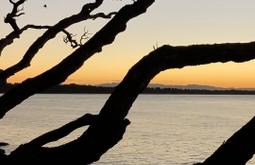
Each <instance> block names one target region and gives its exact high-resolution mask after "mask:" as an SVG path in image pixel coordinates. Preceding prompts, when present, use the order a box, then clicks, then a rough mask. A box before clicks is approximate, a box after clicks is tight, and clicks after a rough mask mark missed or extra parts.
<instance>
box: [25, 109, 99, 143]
mask: <svg viewBox="0 0 255 165" xmlns="http://www.w3.org/2000/svg"><path fill="white" fill-rule="evenodd" d="M96 120H97V115H92V114H85V115H84V116H82V117H80V118H78V119H76V120H74V121H72V122H70V123H68V124H65V125H64V126H62V127H60V128H58V129H55V130H53V131H50V132H48V133H45V134H43V135H41V136H39V137H37V138H36V139H34V140H32V141H31V142H29V143H27V144H26V145H28V146H33V147H36V146H37V147H42V146H43V145H46V144H48V143H50V142H53V141H57V140H59V139H61V138H63V137H65V136H67V135H68V134H70V133H71V132H73V131H74V130H76V129H78V128H80V127H83V126H87V125H92V124H94V123H95V122H96Z"/></svg>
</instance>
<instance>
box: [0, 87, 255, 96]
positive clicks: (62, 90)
mask: <svg viewBox="0 0 255 165" xmlns="http://www.w3.org/2000/svg"><path fill="white" fill-rule="evenodd" d="M16 85H17V84H7V85H5V86H2V87H0V93H5V92H6V91H8V90H10V89H11V88H13V87H15V86H16ZM114 88H115V87H103V86H92V85H77V84H69V85H57V86H54V87H51V88H49V89H47V90H45V91H44V92H41V93H40V94H110V93H112V92H113V90H114ZM142 94H169V95H171V94H180V95H181V94H192V95H255V90H238V89H226V90H207V89H178V88H159V87H148V88H146V89H145V91H144V92H143V93H142Z"/></svg>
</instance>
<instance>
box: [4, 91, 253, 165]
mask: <svg viewBox="0 0 255 165" xmlns="http://www.w3.org/2000/svg"><path fill="white" fill-rule="evenodd" d="M107 97H108V95H85V94H84V95H62V94H61V95H46V94H44V95H35V96H33V97H32V98H30V99H28V100H27V101H25V102H24V103H22V104H21V105H19V106H17V107H16V108H15V109H14V110H13V111H11V112H10V113H8V114H7V116H6V117H5V119H3V120H2V121H0V130H1V132H0V141H5V142H8V143H10V144H11V146H9V147H7V148H6V149H7V150H8V151H10V150H13V149H14V148H15V147H17V146H18V145H19V144H21V143H25V142H28V141H29V140H31V139H32V138H34V137H36V136H39V135H40V134H42V133H44V132H46V131H49V130H51V129H54V128H57V127H59V126H61V125H63V124H64V123H66V122H69V121H71V120H73V119H75V118H77V117H79V116H80V115H82V114H84V113H87V112H90V113H97V112H98V111H99V110H100V108H101V107H102V105H103V104H104V102H105V101H106V99H107ZM254 107H255V96H222V95H221V96H220V95H141V96H139V98H138V100H137V101H136V102H135V103H134V105H133V107H132V109H131V111H130V113H129V116H128V118H129V119H130V120H131V122H132V123H131V125H130V126H129V127H128V129H127V132H126V134H125V135H124V139H123V140H122V141H121V142H120V143H119V144H118V145H116V146H115V147H114V148H112V149H111V150H110V151H109V152H107V153H106V154H105V155H104V156H103V157H102V158H101V160H100V161H99V162H97V163H95V164H97V165H105V164H109V165H112V164H118V165H119V164H120V165H133V164H141V165H143V164H144V165H145V164H146V165H147V164H161V165H164V164H166V165H169V164H176V165H188V164H189V165H191V164H192V163H194V162H198V161H202V160H204V159H205V158H206V157H207V156H209V155H210V154H212V152H213V151H214V150H215V149H216V148H217V147H218V146H219V145H221V144H222V143H223V141H224V140H226V139H227V138H228V137H229V136H231V135H232V134H233V133H234V132H235V131H236V130H238V129H239V128H240V127H241V126H242V125H243V124H245V123H246V122H247V121H248V120H249V119H250V118H251V117H253V115H254V114H255V109H254ZM84 129H85V128H81V129H79V130H77V131H75V132H74V133H72V134H71V135H70V136H68V137H67V138H65V139H63V140H61V141H59V142H57V143H55V144H51V145H56V144H60V143H64V142H67V141H70V140H72V139H74V138H75V137H77V136H78V135H79V134H81V133H82V131H83V130H84ZM249 165H255V161H251V162H249Z"/></svg>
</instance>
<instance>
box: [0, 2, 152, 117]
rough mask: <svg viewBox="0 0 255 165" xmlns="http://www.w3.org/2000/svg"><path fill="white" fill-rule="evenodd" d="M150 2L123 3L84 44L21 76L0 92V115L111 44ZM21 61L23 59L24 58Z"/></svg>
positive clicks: (61, 77)
mask: <svg viewBox="0 0 255 165" xmlns="http://www.w3.org/2000/svg"><path fill="white" fill-rule="evenodd" d="M153 2H154V0H146V1H144V0H139V1H137V2H136V3H134V4H132V5H126V6H124V7H123V8H122V9H120V11H119V12H118V14H116V16H115V17H114V18H113V19H112V20H111V21H110V22H108V23H107V24H106V25H105V26H104V27H103V28H102V29H101V30H100V31H99V32H97V33H96V34H95V35H94V36H93V37H92V38H90V40H89V41H88V42H87V43H86V44H84V45H82V46H81V47H80V48H79V49H77V50H75V51H74V52H73V53H72V54H71V55H69V56H68V57H67V58H65V59H64V60H63V61H62V62H60V63H59V64H58V65H56V66H55V67H53V68H52V69H50V70H48V71H46V72H44V73H42V74H41V75H39V76H37V77H35V78H33V79H27V80H25V81H24V82H22V83H21V84H20V85H19V86H17V87H14V88H13V89H12V90H10V91H9V92H7V93H5V94H4V95H2V96H1V98H0V118H2V117H3V116H4V115H5V113H6V112H7V111H9V110H10V109H12V108H13V107H15V106H16V105H17V104H19V103H21V102H22V101H23V100H25V99H26V98H28V97H30V96H31V95H33V94H35V93H37V92H40V91H43V90H45V89H47V88H49V87H51V86H53V85H57V84H59V83H61V82H63V81H65V80H66V78H67V77H68V76H69V75H71V74H72V73H74V72H75V71H76V70H77V69H79V68H80V67H81V66H82V65H83V63H84V62H85V61H86V60H87V59H88V58H90V57H91V56H93V55H94V54H95V53H97V52H100V51H101V50H102V47H103V46H105V45H108V44H111V43H112V42H113V41H114V39H115V37H116V36H117V35H118V34H119V33H120V32H123V31H124V30H125V29H126V24H127V22H128V21H129V20H130V19H132V18H134V17H136V16H138V15H140V14H142V13H144V12H146V9H147V8H148V7H149V6H150V5H151V4H152V3H153ZM36 48H37V47H36ZM24 63H26V61H25V62H24ZM22 64H23V63H22ZM3 72H4V71H3ZM3 72H0V74H1V73H3ZM42 82H43V83H42ZM14 96H15V97H14Z"/></svg>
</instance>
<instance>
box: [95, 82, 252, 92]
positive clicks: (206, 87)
mask: <svg viewBox="0 0 255 165" xmlns="http://www.w3.org/2000/svg"><path fill="white" fill-rule="evenodd" d="M117 85H118V83H104V84H98V85H96V86H102V87H115V86H117ZM148 87H150V88H162V89H164V88H174V89H191V90H249V91H254V90H255V88H223V87H216V86H210V85H198V84H188V85H165V84H149V86H148Z"/></svg>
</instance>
